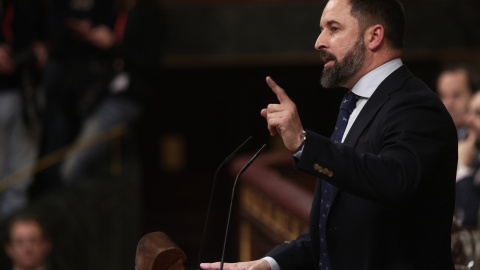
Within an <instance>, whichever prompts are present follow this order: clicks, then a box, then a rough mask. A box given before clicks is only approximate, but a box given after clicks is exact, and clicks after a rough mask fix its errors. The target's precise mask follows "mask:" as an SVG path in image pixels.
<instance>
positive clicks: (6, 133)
mask: <svg viewBox="0 0 480 270" xmlns="http://www.w3.org/2000/svg"><path fill="white" fill-rule="evenodd" d="M157 2H158V1H153V0H142V1H139V0H101V1H100V0H2V1H1V2H0V22H1V27H0V128H1V130H2V132H0V220H3V219H5V218H6V217H8V216H9V215H12V214H14V213H15V212H17V211H19V210H21V209H22V208H25V207H26V206H27V205H28V204H29V203H31V202H32V201H35V200H36V199H38V198H42V196H45V195H46V194H49V193H51V192H53V191H57V190H61V189H62V188H65V186H72V185H77V184H79V183H80V182H82V181H83V180H84V179H86V178H88V177H89V176H91V175H95V174H98V173H100V172H101V171H102V170H103V168H99V166H100V165H102V162H101V161H102V160H103V159H102V158H103V155H105V152H108V150H109V149H108V144H107V143H97V144H95V143H94V145H93V146H90V147H88V148H86V149H84V150H83V151H70V152H68V151H67V152H62V149H65V147H68V146H71V145H72V143H74V142H77V143H78V142H88V141H92V138H94V137H95V136H96V135H97V134H100V133H102V132H104V131H106V130H108V129H109V128H111V127H114V126H116V125H118V124H129V123H132V122H134V121H135V120H137V119H138V118H139V117H140V116H141V115H142V112H143V110H144V106H143V104H144V102H145V101H146V100H148V98H149V97H150V95H151V93H152V92H153V91H155V90H156V87H155V80H156V79H157V78H158V74H159V71H160V62H161V61H160V59H161V51H162V35H161V33H162V32H161V31H162V21H161V20H162V17H161V15H160V13H159V12H160V6H159V4H158V3H157ZM45 157H49V158H53V160H56V161H54V162H51V164H48V165H45V166H43V167H42V165H40V166H38V163H37V166H33V164H35V163H36V162H37V161H41V160H42V158H45ZM57 161H58V162H57Z"/></svg>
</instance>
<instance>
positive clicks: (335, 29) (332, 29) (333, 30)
mask: <svg viewBox="0 0 480 270" xmlns="http://www.w3.org/2000/svg"><path fill="white" fill-rule="evenodd" d="M338 30H340V29H339V28H338V27H331V28H330V31H331V32H332V33H336V32H338Z"/></svg>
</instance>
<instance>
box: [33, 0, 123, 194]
mask: <svg viewBox="0 0 480 270" xmlns="http://www.w3.org/2000/svg"><path fill="white" fill-rule="evenodd" d="M116 5H117V1H115V0H102V1H99V0H97V1H94V0H71V1H64V0H52V1H49V3H48V4H47V7H46V10H47V11H48V24H47V30H46V33H47V36H48V39H49V45H50V57H49V60H48V63H47V66H46V69H45V73H44V76H43V80H42V86H43V89H44V95H45V109H44V118H43V134H42V141H41V148H40V154H39V156H40V157H44V156H46V155H48V154H51V153H53V152H54V151H56V150H59V149H60V148H62V147H64V146H67V145H69V144H70V143H72V142H73V141H74V140H75V139H76V137H77V136H78V134H79V133H80V130H81V128H82V125H83V123H84V121H85V119H86V118H87V117H88V115H89V114H90V113H91V112H92V111H93V110H94V108H95V106H96V105H98V103H99V102H100V100H102V98H103V97H104V96H105V95H106V94H107V85H108V83H109V82H110V80H111V78H112V76H113V68H112V62H113V56H112V48H113V46H114V43H115V37H114V34H113V29H114V26H115V20H116V18H117V13H118V9H116V7H117V6H116ZM61 164H62V163H57V164H55V165H53V166H50V167H49V168H47V169H46V170H44V171H41V172H40V173H38V174H37V177H36V179H35V182H34V184H33V185H32V187H31V196H32V197H33V198H37V197H40V196H41V195H44V194H48V193H49V192H50V191H53V190H56V189H59V188H60V187H61V186H62V179H61V177H60V166H61Z"/></svg>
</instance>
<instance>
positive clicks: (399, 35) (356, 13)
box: [349, 0, 405, 49]
mask: <svg viewBox="0 0 480 270" xmlns="http://www.w3.org/2000/svg"><path fill="white" fill-rule="evenodd" d="M349 3H350V5H351V10H350V13H351V14H352V16H353V17H354V18H356V19H357V20H358V23H359V27H360V30H361V32H364V31H365V30H366V29H367V28H368V27H370V26H372V25H375V24H381V25H382V26H383V28H384V29H385V38H386V39H387V41H388V42H389V44H390V45H391V46H392V47H393V48H395V49H402V48H403V39H404V36H405V11H404V9H403V5H402V4H401V3H400V2H399V1H398V0H349Z"/></svg>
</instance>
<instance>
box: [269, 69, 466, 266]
mask: <svg viewBox="0 0 480 270" xmlns="http://www.w3.org/2000/svg"><path fill="white" fill-rule="evenodd" d="M295 165H296V167H297V168H298V169H300V170H304V171H306V172H308V173H311V174H315V175H317V176H318V177H319V181H318V182H317V188H316V191H315V197H314V200H313V205H312V210H311V213H310V230H309V232H307V233H305V234H303V235H301V236H300V237H299V238H297V239H296V240H294V241H291V242H289V243H286V244H283V245H280V246H277V247H276V248H274V249H273V250H272V251H271V252H270V253H269V254H268V256H271V257H273V258H274V259H275V260H276V261H277V262H278V263H279V265H280V267H281V269H282V270H289V269H292V270H293V269H295V270H298V269H317V268H318V263H319V255H320V252H321V251H320V250H319V230H318V225H319V219H320V217H319V212H320V210H319V200H320V195H319V194H320V192H321V190H320V187H321V185H320V184H321V181H328V182H330V183H331V184H333V185H334V186H335V188H334V192H333V196H332V197H333V198H332V202H331V210H330V213H329V216H328V220H327V235H326V240H327V248H328V253H329V255H330V261H331V263H332V268H333V270H376V269H378V270H393V269H398V270H400V269H401V270H409V269H419V270H420V269H422V270H423V269H435V270H440V269H453V263H452V257H451V246H450V232H451V225H452V215H453V209H454V193H455V173H456V166H457V133H456V130H455V126H454V124H453V121H452V120H451V118H450V116H449V114H448V112H447V111H446V110H445V108H444V106H443V104H442V103H441V101H440V100H439V99H438V97H437V96H436V95H435V94H434V92H433V91H432V90H430V89H429V88H428V87H427V86H426V85H425V84H424V83H423V82H422V81H421V80H419V79H418V78H416V77H414V76H413V75H412V74H411V72H410V71H409V70H408V69H407V68H406V67H405V66H403V67H401V68H399V69H398V70H396V71H395V72H393V73H392V74H391V75H390V76H388V77H387V78H386V79H385V80H384V81H383V82H382V83H381V84H380V86H379V87H378V88H377V89H376V91H375V92H374V94H373V95H372V97H371V98H370V99H369V100H368V102H367V103H366V104H365V107H364V108H363V109H362V111H361V112H360V114H359V115H358V117H357V119H356V121H355V123H354V124H353V126H352V128H351V129H350V131H349V133H348V135H347V137H346V138H345V141H344V143H343V144H334V143H332V142H331V141H330V140H329V139H328V138H325V137H323V136H320V135H317V134H315V133H313V132H310V131H307V139H306V141H305V145H304V149H303V154H302V158H301V159H300V160H296V161H295ZM322 179H323V180H322Z"/></svg>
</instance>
